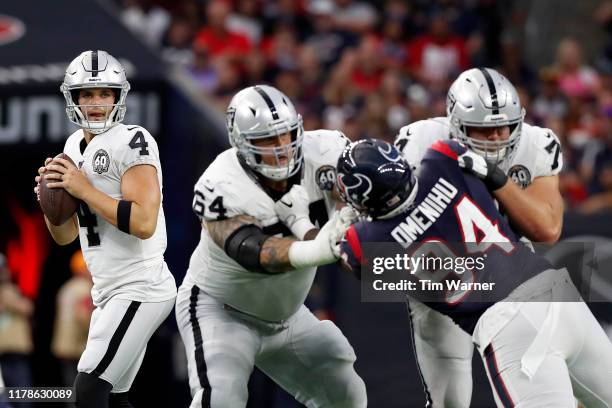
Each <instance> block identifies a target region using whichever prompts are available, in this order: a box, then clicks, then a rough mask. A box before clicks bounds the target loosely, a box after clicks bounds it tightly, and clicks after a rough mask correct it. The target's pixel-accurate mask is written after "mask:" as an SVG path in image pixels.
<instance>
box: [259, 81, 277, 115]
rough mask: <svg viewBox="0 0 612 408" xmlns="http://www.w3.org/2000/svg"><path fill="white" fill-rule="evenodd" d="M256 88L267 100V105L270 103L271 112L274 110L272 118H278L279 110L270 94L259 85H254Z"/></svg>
mask: <svg viewBox="0 0 612 408" xmlns="http://www.w3.org/2000/svg"><path fill="white" fill-rule="evenodd" d="M254 89H255V90H256V91H257V93H259V94H260V95H261V97H262V98H263V100H264V101H265V102H266V105H268V108H269V109H270V112H272V119H278V112H277V111H276V106H274V103H272V99H270V95H268V94H267V93H266V91H264V90H263V89H261V88H260V87H258V86H256V87H254Z"/></svg>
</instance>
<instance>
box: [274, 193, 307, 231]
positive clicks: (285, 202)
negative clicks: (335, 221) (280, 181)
mask: <svg viewBox="0 0 612 408" xmlns="http://www.w3.org/2000/svg"><path fill="white" fill-rule="evenodd" d="M309 204H310V199H309V198H308V192H307V191H306V189H305V188H304V187H302V186H301V185H299V184H296V185H294V186H293V187H291V190H289V192H288V193H287V194H285V195H284V196H283V197H282V198H281V199H280V200H278V201H277V202H276V203H275V204H274V210H275V211H276V215H277V216H278V218H279V219H280V220H281V222H282V223H283V224H285V225H286V226H287V227H288V228H289V229H290V230H291V232H292V233H293V235H294V236H295V237H296V238H297V239H299V240H303V239H304V236H305V235H306V233H307V232H308V231H310V230H312V229H314V228H316V227H315V226H314V225H313V224H312V222H310V217H309V215H308V206H309Z"/></svg>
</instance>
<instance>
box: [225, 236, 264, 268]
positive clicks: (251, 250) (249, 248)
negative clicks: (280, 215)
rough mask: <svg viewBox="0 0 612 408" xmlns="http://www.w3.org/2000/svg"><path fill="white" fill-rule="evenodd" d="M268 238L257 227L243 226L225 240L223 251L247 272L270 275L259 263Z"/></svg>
mask: <svg viewBox="0 0 612 408" xmlns="http://www.w3.org/2000/svg"><path fill="white" fill-rule="evenodd" d="M268 238H269V236H268V235H266V234H264V232H263V230H262V229H261V228H259V227H258V226H257V225H253V224H250V225H243V226H242V227H240V228H238V229H237V230H236V231H234V232H232V234H231V235H230V236H229V237H228V238H227V239H226V240H225V245H224V247H223V250H224V251H225V253H226V254H227V255H228V256H229V257H230V258H232V259H233V260H234V261H236V262H238V264H240V266H242V267H243V268H245V269H246V270H247V271H250V272H257V273H269V272H268V271H266V270H265V269H264V268H263V267H262V266H261V263H260V262H259V254H260V253H261V248H262V246H263V243H264V242H265V241H266V240H267V239H268Z"/></svg>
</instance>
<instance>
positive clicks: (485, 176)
mask: <svg viewBox="0 0 612 408" xmlns="http://www.w3.org/2000/svg"><path fill="white" fill-rule="evenodd" d="M457 161H458V162H459V167H461V168H462V169H463V170H465V171H467V172H469V173H472V174H473V175H475V176H476V177H478V178H479V179H481V180H482V181H483V182H484V183H485V186H487V189H488V190H489V191H491V192H493V191H495V190H499V189H500V188H502V187H503V186H505V185H506V183H507V182H508V176H507V175H506V173H504V171H503V170H502V169H500V168H499V167H498V166H497V165H495V164H491V163H489V162H487V161H486V160H485V159H484V157H482V156H481V155H479V154H478V153H474V152H473V151H471V150H467V151H466V152H465V153H463V154H461V155H459V156H458V157H457Z"/></svg>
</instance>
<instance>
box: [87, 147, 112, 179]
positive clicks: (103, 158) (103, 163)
mask: <svg viewBox="0 0 612 408" xmlns="http://www.w3.org/2000/svg"><path fill="white" fill-rule="evenodd" d="M109 165H110V157H109V156H108V153H106V150H103V149H100V150H98V151H97V152H96V154H94V157H93V161H92V163H91V167H92V168H93V171H95V172H96V173H98V174H102V173H105V172H107V171H108V166H109Z"/></svg>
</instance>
